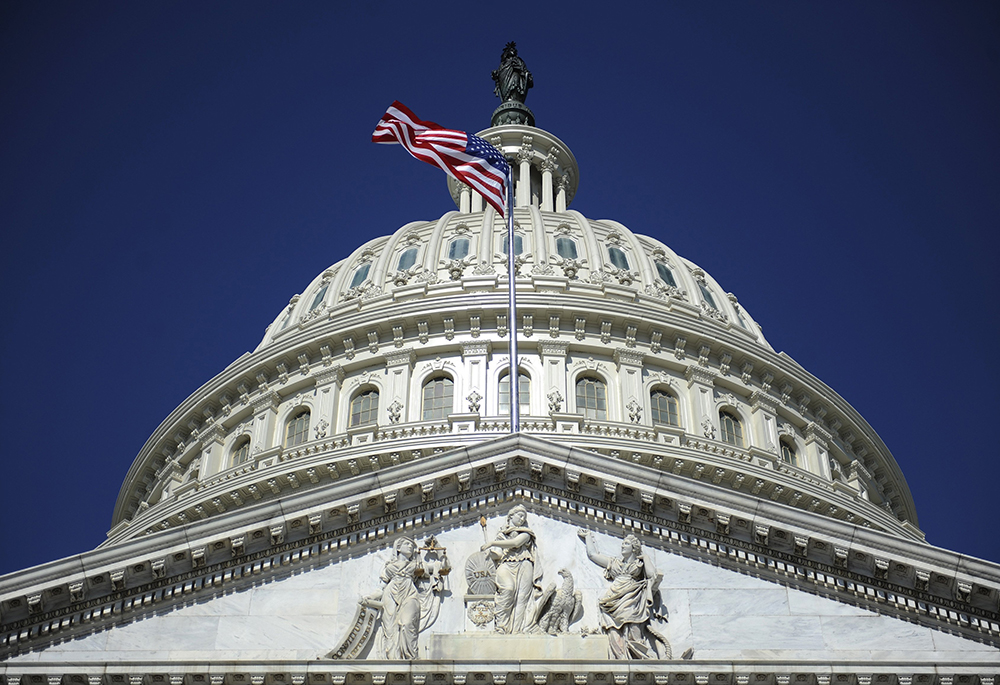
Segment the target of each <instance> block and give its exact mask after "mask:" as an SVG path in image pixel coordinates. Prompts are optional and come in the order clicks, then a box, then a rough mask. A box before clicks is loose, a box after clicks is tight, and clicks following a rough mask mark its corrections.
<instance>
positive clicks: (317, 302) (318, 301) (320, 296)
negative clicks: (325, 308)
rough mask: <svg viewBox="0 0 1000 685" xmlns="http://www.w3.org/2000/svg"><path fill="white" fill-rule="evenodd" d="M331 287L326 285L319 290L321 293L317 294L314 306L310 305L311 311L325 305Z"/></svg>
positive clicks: (313, 302)
mask: <svg viewBox="0 0 1000 685" xmlns="http://www.w3.org/2000/svg"><path fill="white" fill-rule="evenodd" d="M329 287H330V284H329V283H327V284H326V285H324V286H323V287H322V288H320V289H319V292H317V293H316V297H314V298H313V301H312V304H311V305H309V311H312V310H314V309H316V307H318V306H320V305H321V304H322V303H323V298H324V297H326V290H327V288H329Z"/></svg>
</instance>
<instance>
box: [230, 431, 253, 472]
mask: <svg viewBox="0 0 1000 685" xmlns="http://www.w3.org/2000/svg"><path fill="white" fill-rule="evenodd" d="M249 459H250V436H244V437H242V438H240V439H239V440H237V441H236V444H235V445H234V446H233V456H232V460H231V461H232V464H233V466H238V465H240V464H242V463H243V462H245V461H248V460H249Z"/></svg>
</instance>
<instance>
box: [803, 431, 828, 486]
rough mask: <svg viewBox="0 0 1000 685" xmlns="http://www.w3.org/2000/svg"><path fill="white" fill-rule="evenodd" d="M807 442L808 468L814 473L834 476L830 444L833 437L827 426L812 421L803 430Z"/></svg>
mask: <svg viewBox="0 0 1000 685" xmlns="http://www.w3.org/2000/svg"><path fill="white" fill-rule="evenodd" d="M803 434H804V436H805V443H806V459H808V460H809V462H810V463H809V465H808V466H807V468H808V469H809V470H810V471H812V472H813V473H821V474H823V476H824V477H826V478H831V479H832V478H833V476H832V475H831V474H830V449H829V447H828V445H829V444H830V440H831V439H832V438H833V436H832V435H830V434H829V433H828V432H826V429H825V428H821V427H820V426H819V424H817V423H816V422H815V421H810V422H809V423H808V424H807V425H806V428H805V430H804V431H803Z"/></svg>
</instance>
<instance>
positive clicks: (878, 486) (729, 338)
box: [109, 279, 917, 543]
mask: <svg viewBox="0 0 1000 685" xmlns="http://www.w3.org/2000/svg"><path fill="white" fill-rule="evenodd" d="M321 280H322V279H320V281H321ZM589 287H591V288H593V287H594V286H592V285H591V286H589ZM595 295H597V297H586V296H583V295H579V296H577V297H575V298H571V297H567V296H566V295H565V294H564V295H562V297H565V298H566V302H564V303H560V305H559V306H557V307H553V306H552V294H551V293H532V292H531V291H530V290H526V291H525V293H524V295H523V297H522V302H523V304H522V308H521V310H520V311H521V314H522V316H523V318H522V321H521V322H520V324H521V325H520V326H519V328H520V336H521V338H522V339H521V346H522V353H523V356H522V358H521V360H520V361H521V368H522V371H523V372H524V373H525V375H526V376H527V378H528V384H529V387H528V389H527V394H528V400H527V403H526V404H527V407H526V411H525V412H524V413H525V417H524V427H523V428H524V430H525V431H526V432H529V433H537V434H539V435H542V436H545V435H550V436H553V437H556V436H558V439H559V440H560V441H563V442H566V443H568V444H572V445H577V446H579V447H581V448H583V449H587V450H593V451H597V452H598V453H600V454H604V455H606V456H607V457H608V458H609V459H625V460H629V461H632V462H634V463H639V464H643V465H645V466H647V467H649V468H651V469H655V470H656V471H662V472H669V473H672V474H677V475H683V476H686V477H690V478H693V479H697V480H701V479H706V480H708V481H710V482H715V483H716V484H718V485H723V486H726V487H731V488H734V489H738V490H748V491H752V490H756V491H757V492H758V493H760V492H765V493H768V494H769V496H771V497H772V499H773V500H774V501H776V502H778V503H781V504H787V505H790V506H793V507H796V508H802V509H810V507H811V509H810V510H812V511H818V512H823V513H827V512H832V514H831V515H832V516H834V517H835V518H843V517H847V520H854V521H856V522H864V524H865V525H871V526H873V527H875V528H878V529H883V530H893V531H895V532H896V533H897V534H905V535H908V536H913V535H916V534H917V533H916V532H915V529H914V528H912V526H910V527H907V524H901V523H900V521H899V520H897V519H896V518H895V516H894V515H890V514H889V513H888V512H887V511H886V510H885V509H884V508H883V506H882V505H890V506H892V507H893V508H895V509H896V510H897V511H899V512H905V511H906V503H905V500H897V501H896V502H892V500H891V499H888V498H890V497H891V495H895V496H896V497H897V498H898V497H899V492H900V491H899V489H898V487H897V488H895V492H893V488H892V487H886V486H885V485H883V483H892V482H894V481H895V478H894V477H893V476H892V475H890V473H891V472H890V471H888V467H887V465H886V464H885V462H884V461H883V460H884V457H883V456H881V454H882V453H881V449H880V448H879V447H877V442H875V439H872V438H871V437H870V436H871V435H873V434H872V432H871V430H870V428H867V427H866V425H865V424H863V422H861V421H860V420H859V418H858V419H855V418H852V417H851V415H850V414H851V410H847V411H845V410H844V409H843V408H841V409H839V410H837V409H835V408H834V407H833V406H831V405H825V406H821V405H816V404H813V403H812V401H811V397H817V396H826V395H827V394H828V393H829V392H830V391H828V390H824V389H823V388H822V386H821V385H817V384H816V382H815V379H811V378H810V377H809V376H808V374H806V373H805V372H803V371H802V370H801V369H800V368H799V367H797V365H795V364H794V362H791V360H789V359H787V357H782V356H781V355H775V354H773V353H772V352H770V351H769V350H768V349H766V348H763V347H760V346H757V347H756V351H755V352H753V353H751V352H750V350H749V349H748V348H746V343H745V342H742V343H741V342H740V340H739V338H738V337H733V333H732V332H729V333H728V334H727V333H726V330H725V329H723V328H721V327H719V326H718V324H717V322H714V321H705V320H703V319H701V318H695V317H692V315H691V314H690V313H689V312H687V311H685V312H683V313H678V312H670V311H666V312H664V311H662V310H663V304H662V302H661V301H660V300H657V299H656V298H648V297H639V296H636V301H635V302H634V303H633V305H632V307H633V309H632V311H630V315H629V316H623V315H622V313H621V311H620V307H618V306H616V305H615V304H614V302H608V301H607V300H606V299H605V298H604V297H601V296H600V295H598V294H597V293H595ZM470 296H474V297H476V302H475V304H474V306H473V307H470V306H469V299H468V298H469V297H470ZM384 297H388V296H384ZM504 297H505V295H504V293H503V292H498V291H497V292H487V293H482V292H480V293H478V294H475V295H472V294H470V293H468V292H465V291H463V290H461V289H459V291H458V292H455V293H453V294H452V295H451V296H448V297H441V298H439V301H437V302H436V303H435V306H434V307H432V308H428V306H427V305H428V304H430V303H431V302H433V301H429V298H427V297H425V298H417V299H414V300H411V301H407V302H402V303H396V304H395V309H396V315H397V316H396V317H395V318H394V319H393V320H392V324H391V325H385V324H384V323H382V321H383V320H384V319H383V317H382V316H381V315H380V314H379V313H378V310H379V307H374V308H371V309H370V308H368V306H367V305H365V306H362V307H361V308H360V309H358V308H355V309H354V310H353V313H351V314H350V315H347V314H346V313H345V314H344V315H343V316H336V317H334V318H333V319H329V320H325V323H322V324H320V323H316V324H312V325H318V326H320V328H318V329H316V330H313V329H312V328H311V326H310V327H308V328H307V329H304V330H302V331H301V332H300V333H298V334H297V335H294V336H292V337H290V338H288V339H287V340H282V341H281V342H275V343H273V344H270V345H266V346H264V347H263V348H262V349H260V350H258V352H256V353H254V355H251V356H249V357H244V358H243V359H241V360H238V361H237V362H236V363H235V364H234V365H232V366H231V367H230V368H229V369H227V370H226V371H224V372H223V373H222V374H220V377H219V378H217V379H215V380H214V381H213V382H211V383H209V384H208V385H206V387H205V388H203V389H202V390H201V391H199V393H196V395H195V396H192V398H191V399H190V400H189V403H186V405H189V406H188V407H184V406H182V408H181V409H180V410H179V412H178V414H177V415H176V416H175V417H171V418H170V419H168V421H167V422H165V424H164V425H163V426H161V429H160V430H158V431H157V434H156V435H155V436H154V439H153V440H151V444H149V445H147V448H146V449H144V450H143V455H141V457H140V459H142V458H143V457H145V459H146V460H148V461H146V462H145V464H147V465H146V466H137V468H136V469H135V474H134V475H132V474H130V478H129V481H128V482H127V484H126V486H127V488H126V489H123V493H122V494H123V498H124V499H121V500H120V502H119V508H118V510H116V522H118V523H119V525H120V526H121V527H116V529H115V530H114V531H113V535H112V537H111V540H109V542H111V543H114V542H115V541H119V540H123V539H128V538H130V537H133V536H135V535H137V534H141V533H142V532H144V531H147V530H150V529H152V530H155V529H157V528H158V527H161V526H162V525H164V523H166V525H168V526H171V525H180V524H181V523H182V522H183V521H184V520H193V519H194V518H198V517H199V516H201V515H208V514H207V513H205V514H199V513H198V509H199V508H200V509H201V510H202V512H212V511H217V510H218V508H219V507H220V506H221V507H224V508H229V509H231V508H235V507H238V506H242V505H243V504H246V503H249V502H253V501H255V499H254V498H255V497H256V496H259V495H261V494H263V495H264V496H266V495H267V493H268V492H269V491H270V486H268V485H267V483H269V482H270V481H273V480H275V479H276V478H277V479H279V480H282V481H289V482H294V483H296V484H298V485H303V486H306V487H309V486H310V485H312V484H315V481H316V480H317V479H318V480H320V481H325V482H328V480H326V479H329V478H337V479H342V478H352V477H357V476H363V475H364V474H365V473H373V472H375V471H378V470H380V469H381V468H389V467H391V466H393V465H395V464H397V463H400V462H405V461H409V460H417V459H421V458H423V457H424V456H426V455H427V454H429V453H434V452H437V451H441V450H448V449H451V448H455V447H460V446H462V445H467V444H473V443H475V442H479V441H483V440H489V439H492V438H494V437H496V436H498V435H502V434H503V433H504V432H505V431H507V430H508V429H509V427H508V425H507V423H506V417H505V415H504V412H503V411H502V410H501V406H500V401H501V400H500V395H501V393H500V384H501V383H502V382H503V381H504V373H505V369H506V357H505V354H504V352H503V350H504V348H505V347H506V345H505V336H506V335H507V334H508V330H507V329H508V322H506V320H505V309H504V305H503V300H504ZM390 300H391V298H390ZM372 303H373V304H374V303H375V301H374V300H373V301H372ZM567 312H569V314H567ZM573 312H586V313H584V314H583V315H582V316H577V315H576V314H575V313H573ZM741 347H743V349H744V351H743V352H741V353H740V354H737V353H736V350H738V349H740V348H741ZM435 378H449V379H450V381H451V384H452V389H451V394H450V402H451V404H450V406H449V407H448V408H447V409H446V410H444V411H442V412H441V413H440V415H439V417H436V418H435V417H430V418H428V417H425V416H424V414H423V396H422V393H423V391H424V388H425V386H426V385H427V383H428V381H431V380H433V379H435ZM585 378H589V379H592V380H595V381H597V382H599V383H603V384H604V387H605V391H606V395H605V406H604V413H603V415H602V414H593V415H589V416H588V415H587V414H586V408H585V407H584V406H582V405H581V403H580V402H581V401H580V398H579V397H578V394H577V387H576V385H577V383H578V382H579V381H580V380H582V379H585ZM371 391H375V392H377V393H378V398H377V400H378V401H377V406H376V407H375V408H374V410H372V413H371V414H370V418H369V419H366V420H364V421H359V422H357V423H353V422H352V416H353V409H352V403H354V401H355V400H356V399H357V398H358V397H359V396H360V395H361V394H362V393H363V392H371ZM660 392H665V393H667V394H669V395H670V396H671V397H673V398H674V400H675V401H676V405H677V406H676V410H675V412H676V416H677V418H676V420H675V424H672V423H671V421H670V419H669V418H666V419H659V420H654V414H653V405H652V403H653V396H654V394H656V393H660ZM658 401H659V400H658ZM841 402H842V401H841ZM843 405H844V407H846V403H843ZM206 411H207V414H206ZM722 411H728V412H732V413H733V415H735V416H736V417H737V418H738V420H739V421H740V423H741V428H742V431H743V433H742V435H743V443H742V444H738V445H737V444H731V443H730V442H727V441H726V440H725V439H724V436H723V434H722V432H721V431H722V426H721V425H720V423H719V422H720V420H721V412H722ZM303 412H308V426H307V427H306V436H305V438H304V439H302V441H301V442H296V443H295V444H289V442H288V436H289V435H290V432H289V431H290V429H289V426H290V424H291V422H292V421H293V420H295V419H296V418H297V417H298V416H300V415H301V414H302V413H303ZM818 415H822V417H820V416H818ZM196 416H199V417H201V418H200V419H199V420H197V421H196V420H195V418H194V417H196ZM206 416H207V418H206ZM705 418H707V419H708V423H707V424H705V423H704V421H702V420H699V419H705ZM822 419H825V422H824V421H823V420H822ZM192 425H194V426H195V428H191V426H192ZM832 425H836V426H837V427H838V428H839V432H838V435H843V436H845V437H847V436H849V437H850V441H848V440H846V439H842V438H839V437H835V436H834V430H833V429H832V428H830V426H832ZM823 426H827V427H826V428H824V427H823ZM862 436H869V437H867V438H866V439H865V440H864V442H865V443H867V444H871V445H872V449H871V451H870V452H868V453H867V454H865V457H866V459H865V461H866V462H869V463H871V464H873V465H874V474H875V475H872V473H871V469H868V468H867V467H864V466H860V464H859V466H860V468H859V467H852V466H851V464H852V463H854V462H857V460H858V459H859V457H858V454H859V453H861V452H863V450H862V442H863V441H862V440H861V439H860V438H861V437H862ZM247 439H249V443H250V446H249V454H248V456H247V458H246V459H245V460H237V459H236V458H235V455H236V454H237V453H238V452H239V450H240V449H242V447H243V445H244V444H245V443H246V442H247ZM782 439H784V440H785V441H786V442H790V443H791V444H792V445H793V450H794V452H795V453H796V455H797V459H798V463H788V462H786V461H782V460H781V453H780V450H779V449H778V448H779V446H780V443H781V440H782ZM876 439H877V438H876ZM851 443H853V448H852V446H851ZM373 451H374V452H377V454H374V455H373ZM157 453H159V454H161V455H162V456H161V457H160V459H159V461H160V463H161V464H162V465H161V466H159V467H157V468H156V473H155V474H151V475H153V478H152V480H151V486H146V485H145V484H144V482H143V481H144V479H145V478H148V477H149V476H145V475H143V474H147V473H149V471H148V468H150V466H152V465H155V464H156V463H157V461H158V460H157V458H156V454H157ZM831 458H832V459H833V460H834V461H835V462H836V464H837V465H838V466H837V468H835V469H833V470H831V468H830V459H831ZM138 464H140V460H137V465H138ZM289 476H291V477H289ZM904 487H905V486H904ZM862 490H863V491H864V493H865V494H864V496H862ZM233 493H236V495H235V500H234V494H233ZM240 493H242V494H240ZM253 493H257V494H256V495H254V494H253ZM216 500H218V502H216ZM241 500H242V502H241ZM901 506H902V508H900V507H901ZM903 515H904V516H905V514H903Z"/></svg>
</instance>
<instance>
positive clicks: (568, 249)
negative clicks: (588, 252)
mask: <svg viewBox="0 0 1000 685" xmlns="http://www.w3.org/2000/svg"><path fill="white" fill-rule="evenodd" d="M556 253H557V254H558V255H559V256H560V257H562V258H563V259H576V242H575V241H574V240H573V239H572V238H565V237H564V238H556Z"/></svg>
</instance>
